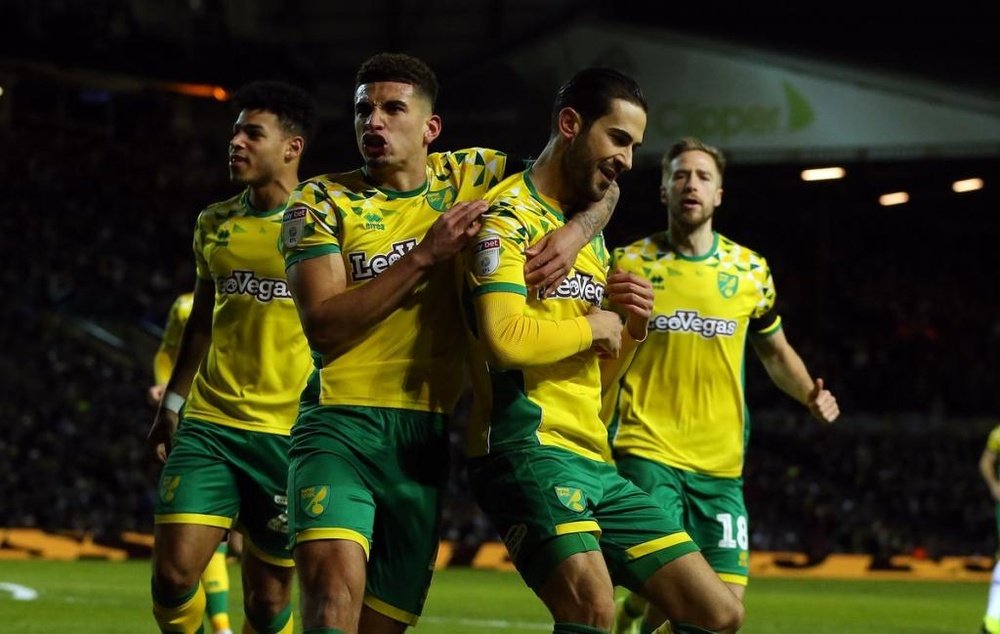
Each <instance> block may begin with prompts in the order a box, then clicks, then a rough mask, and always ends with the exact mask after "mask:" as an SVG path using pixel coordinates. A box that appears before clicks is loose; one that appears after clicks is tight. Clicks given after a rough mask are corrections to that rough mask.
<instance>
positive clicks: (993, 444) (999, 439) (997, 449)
mask: <svg viewBox="0 0 1000 634" xmlns="http://www.w3.org/2000/svg"><path fill="white" fill-rule="evenodd" d="M986 449H987V450H989V451H992V452H993V453H995V454H998V455H1000V427H995V428H994V429H993V431H991V432H990V435H989V438H987V439H986Z"/></svg>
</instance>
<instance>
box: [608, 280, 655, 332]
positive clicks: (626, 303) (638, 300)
mask: <svg viewBox="0 0 1000 634" xmlns="http://www.w3.org/2000/svg"><path fill="white" fill-rule="evenodd" d="M604 296H605V297H606V298H607V299H608V301H609V302H611V303H612V304H614V305H616V306H620V307H621V308H623V309H625V312H626V313H627V314H628V319H627V322H626V323H627V325H628V334H630V335H631V336H632V338H633V339H635V340H636V341H642V340H643V339H645V338H646V328H647V326H648V325H649V316H650V315H651V314H652V313H653V284H652V283H651V282H650V281H649V280H647V279H646V278H644V277H642V276H640V275H636V274H635V273H626V272H624V271H622V270H620V269H619V270H617V271H615V272H614V273H612V274H611V276H610V277H608V283H607V285H606V286H605V288H604Z"/></svg>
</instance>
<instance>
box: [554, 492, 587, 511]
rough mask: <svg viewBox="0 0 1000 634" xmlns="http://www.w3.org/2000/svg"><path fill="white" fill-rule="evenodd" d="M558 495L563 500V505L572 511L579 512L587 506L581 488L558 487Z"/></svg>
mask: <svg viewBox="0 0 1000 634" xmlns="http://www.w3.org/2000/svg"><path fill="white" fill-rule="evenodd" d="M556 496H558V497H559V501H560V502H562V505H563V506H565V507H566V508H568V509H569V510H571V511H576V512H578V513H579V512H580V511H582V510H584V509H585V508H587V505H586V504H585V503H584V499H583V491H581V490H580V489H574V488H572V487H556Z"/></svg>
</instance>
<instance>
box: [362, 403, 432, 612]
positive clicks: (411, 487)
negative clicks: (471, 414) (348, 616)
mask: <svg viewBox="0 0 1000 634" xmlns="http://www.w3.org/2000/svg"><path fill="white" fill-rule="evenodd" d="M379 415H380V416H382V417H383V419H384V420H383V429H384V430H385V431H384V433H385V438H386V439H387V440H386V446H385V452H384V453H383V460H382V461H381V464H380V465H379V469H380V471H379V474H378V475H379V477H378V483H377V485H376V487H375V489H376V494H375V496H376V497H375V507H376V511H375V518H376V520H375V527H374V536H373V541H372V555H371V560H370V562H369V564H368V581H367V586H366V596H365V606H367V607H368V608H369V609H370V610H373V611H375V612H377V613H379V614H382V615H384V616H386V617H388V618H390V619H392V620H395V621H398V622H401V623H405V624H408V625H415V624H416V622H417V618H418V617H419V616H420V614H421V613H422V612H423V606H424V600H425V598H426V596H427V591H428V589H429V587H430V583H431V577H432V574H433V568H434V562H435V560H436V558H437V548H438V542H439V540H440V523H441V503H442V493H443V489H444V486H445V484H446V482H447V478H448V459H449V447H448V438H447V435H446V430H445V418H444V416H443V415H441V414H434V413H428V412H410V411H404V410H383V411H381V412H379Z"/></svg>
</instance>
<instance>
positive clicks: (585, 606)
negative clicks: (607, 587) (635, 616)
mask: <svg viewBox="0 0 1000 634" xmlns="http://www.w3.org/2000/svg"><path fill="white" fill-rule="evenodd" d="M549 610H550V611H551V612H552V617H553V618H554V619H555V621H556V622H557V623H578V624H580V625H588V626H590V627H594V628H597V629H603V630H610V629H611V625H612V623H613V622H614V620H615V602H614V598H613V597H612V596H611V595H609V594H608V593H596V592H588V591H586V590H585V589H583V590H582V591H581V592H578V593H573V594H570V595H567V596H565V597H559V598H557V599H556V600H555V601H553V602H552V604H551V605H550V606H549Z"/></svg>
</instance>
